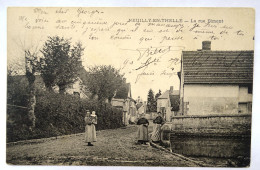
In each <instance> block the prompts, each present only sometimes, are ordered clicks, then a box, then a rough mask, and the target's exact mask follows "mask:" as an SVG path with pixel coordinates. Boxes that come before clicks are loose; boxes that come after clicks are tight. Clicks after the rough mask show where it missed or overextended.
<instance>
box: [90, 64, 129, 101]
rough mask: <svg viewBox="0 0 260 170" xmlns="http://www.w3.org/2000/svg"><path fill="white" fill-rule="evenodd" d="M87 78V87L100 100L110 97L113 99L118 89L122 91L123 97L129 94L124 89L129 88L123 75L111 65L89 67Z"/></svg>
mask: <svg viewBox="0 0 260 170" xmlns="http://www.w3.org/2000/svg"><path fill="white" fill-rule="evenodd" d="M87 80H88V81H87V88H88V89H89V90H90V92H91V93H92V94H93V96H95V95H97V96H98V99H99V100H105V99H108V100H109V101H111V99H112V97H113V96H114V95H115V93H116V92H117V91H118V92H120V95H121V96H122V97H123V96H125V95H127V93H126V92H125V91H124V90H127V89H126V84H125V82H124V80H123V75H121V74H120V73H119V70H117V69H115V68H114V67H113V66H111V65H109V66H106V65H101V66H95V67H91V68H89V74H88V77H87ZM126 97H127V96H126Z"/></svg>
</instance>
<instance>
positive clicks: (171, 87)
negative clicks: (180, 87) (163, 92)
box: [170, 86, 173, 94]
mask: <svg viewBox="0 0 260 170" xmlns="http://www.w3.org/2000/svg"><path fill="white" fill-rule="evenodd" d="M172 93H173V86H170V94H172Z"/></svg>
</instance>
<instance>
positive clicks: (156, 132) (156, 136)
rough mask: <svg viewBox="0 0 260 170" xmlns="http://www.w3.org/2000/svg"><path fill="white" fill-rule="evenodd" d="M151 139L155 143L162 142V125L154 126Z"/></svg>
mask: <svg viewBox="0 0 260 170" xmlns="http://www.w3.org/2000/svg"><path fill="white" fill-rule="evenodd" d="M151 139H152V141H154V142H159V141H160V140H161V124H154V126H153V132H152V136H151Z"/></svg>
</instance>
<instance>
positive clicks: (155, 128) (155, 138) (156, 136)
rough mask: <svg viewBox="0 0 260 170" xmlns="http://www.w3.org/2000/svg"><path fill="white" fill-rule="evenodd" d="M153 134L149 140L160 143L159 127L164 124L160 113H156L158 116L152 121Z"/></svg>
mask: <svg viewBox="0 0 260 170" xmlns="http://www.w3.org/2000/svg"><path fill="white" fill-rule="evenodd" d="M153 123H154V126H153V132H152V136H151V140H152V141H153V142H155V143H159V142H161V127H162V125H163V124H164V123H165V120H164V119H163V117H162V115H161V112H158V116H157V117H156V118H155V119H154V120H153Z"/></svg>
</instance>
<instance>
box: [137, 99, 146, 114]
mask: <svg viewBox="0 0 260 170" xmlns="http://www.w3.org/2000/svg"><path fill="white" fill-rule="evenodd" d="M136 109H137V113H138V114H139V115H141V114H143V113H144V114H145V113H146V102H142V101H141V102H139V103H137V104H136Z"/></svg>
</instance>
